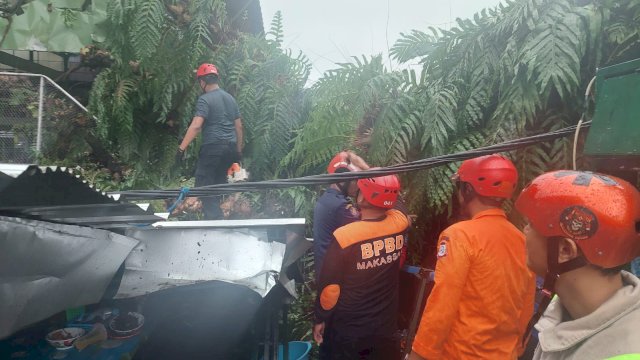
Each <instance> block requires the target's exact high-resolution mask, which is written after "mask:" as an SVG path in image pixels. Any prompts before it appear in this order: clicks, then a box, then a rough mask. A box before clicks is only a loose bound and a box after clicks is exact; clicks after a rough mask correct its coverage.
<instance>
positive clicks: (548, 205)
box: [516, 170, 640, 268]
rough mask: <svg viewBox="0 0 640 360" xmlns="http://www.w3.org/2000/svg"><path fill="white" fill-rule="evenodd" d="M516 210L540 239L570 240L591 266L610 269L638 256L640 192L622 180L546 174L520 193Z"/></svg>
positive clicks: (569, 173)
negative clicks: (527, 221)
mask: <svg viewBox="0 0 640 360" xmlns="http://www.w3.org/2000/svg"><path fill="white" fill-rule="evenodd" d="M516 208H517V209H518V211H519V212H520V213H521V214H522V215H524V216H526V217H527V218H528V219H529V223H530V224H531V226H532V227H533V228H534V229H535V230H536V231H537V232H538V233H540V234H541V235H542V236H544V237H556V236H557V237H564V238H569V239H572V240H574V241H575V242H576V244H577V245H578V246H579V247H580V249H581V250H582V252H583V253H584V256H585V257H586V259H587V260H588V261H589V262H590V263H592V264H594V265H597V266H600V267H603V268H612V267H616V266H620V265H623V264H626V263H628V262H630V261H631V260H633V259H634V258H635V257H637V256H639V255H640V227H638V226H639V225H640V193H639V192H638V190H636V189H635V188H634V187H633V185H631V184H629V183H628V182H626V181H624V180H622V179H618V178H616V177H613V176H609V175H602V174H597V173H591V172H585V171H570V170H561V171H553V172H549V173H546V174H543V175H540V176H538V177H537V178H535V179H534V180H533V181H532V182H531V183H530V184H529V185H528V186H527V187H526V188H525V189H524V190H523V191H522V193H521V194H520V196H519V197H518V200H517V201H516Z"/></svg>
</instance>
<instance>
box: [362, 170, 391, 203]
mask: <svg viewBox="0 0 640 360" xmlns="http://www.w3.org/2000/svg"><path fill="white" fill-rule="evenodd" d="M374 169H376V168H373V169H371V170H374ZM358 189H360V192H361V193H362V196H363V197H364V198H365V200H367V201H368V202H369V203H370V204H371V205H373V206H377V207H381V208H386V209H390V208H393V206H394V205H395V203H396V200H398V193H399V192H400V179H398V177H397V176H396V175H384V176H378V177H374V178H365V179H360V180H358Z"/></svg>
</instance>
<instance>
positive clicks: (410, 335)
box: [402, 266, 435, 359]
mask: <svg viewBox="0 0 640 360" xmlns="http://www.w3.org/2000/svg"><path fill="white" fill-rule="evenodd" d="M403 270H404V271H407V270H408V271H407V272H409V273H412V274H414V275H415V276H416V277H417V278H418V279H420V290H419V291H418V296H417V297H416V304H415V307H414V309H413V313H412V314H411V321H410V323H409V329H407V330H408V331H407V339H406V340H407V341H406V344H407V346H406V348H405V349H404V353H403V354H402V355H403V356H402V358H403V359H406V358H407V356H408V355H409V353H410V352H411V346H412V345H413V340H414V337H415V336H416V331H417V330H418V322H419V321H420V318H421V317H422V313H421V312H420V310H421V309H422V301H423V300H424V296H425V292H426V290H427V284H428V283H429V282H432V281H434V275H435V274H434V272H433V270H430V269H424V268H418V267H414V266H405V269H403Z"/></svg>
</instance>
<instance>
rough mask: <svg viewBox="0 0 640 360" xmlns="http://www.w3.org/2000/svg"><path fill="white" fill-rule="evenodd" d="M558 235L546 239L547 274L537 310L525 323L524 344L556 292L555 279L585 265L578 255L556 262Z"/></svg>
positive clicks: (558, 251)
mask: <svg viewBox="0 0 640 360" xmlns="http://www.w3.org/2000/svg"><path fill="white" fill-rule="evenodd" d="M560 239H561V238H560V237H557V236H554V237H551V238H549V239H548V241H547V274H546V275H545V277H544V283H543V285H542V300H540V304H538V310H537V311H536V313H535V314H534V315H533V316H532V317H531V320H529V324H527V330H526V331H525V333H524V337H523V338H522V343H523V345H524V344H526V342H527V339H528V338H529V335H530V334H531V330H533V326H534V325H535V324H536V323H537V322H538V320H540V318H541V317H542V314H544V312H545V310H547V307H548V306H549V304H550V303H551V300H552V299H553V296H554V295H555V294H556V292H555V287H556V280H558V277H559V276H560V275H562V274H564V273H566V272H569V271H571V270H575V269H578V268H581V267H583V266H585V265H587V264H588V263H587V260H586V259H585V258H584V256H582V255H580V256H578V257H576V258H573V259H571V260H569V261H565V262H563V263H561V264H559V263H558V254H559V253H560Z"/></svg>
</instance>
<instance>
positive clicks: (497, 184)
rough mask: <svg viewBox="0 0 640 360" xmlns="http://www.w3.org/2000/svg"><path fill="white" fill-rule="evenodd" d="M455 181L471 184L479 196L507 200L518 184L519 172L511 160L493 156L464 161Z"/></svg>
mask: <svg viewBox="0 0 640 360" xmlns="http://www.w3.org/2000/svg"><path fill="white" fill-rule="evenodd" d="M454 179H455V180H459V181H462V182H466V183H469V184H471V186H472V187H473V190H475V192H476V193H478V194H479V195H482V196H487V197H497V198H504V199H507V198H510V197H511V195H513V191H514V190H515V188H516V184H517V183H518V171H517V170H516V167H515V166H514V165H513V163H512V162H511V160H509V159H507V158H506V157H504V156H501V155H497V154H493V155H485V156H480V157H477V158H473V159H469V160H465V161H463V162H462V165H460V168H458V171H457V172H456V175H455V176H454Z"/></svg>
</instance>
